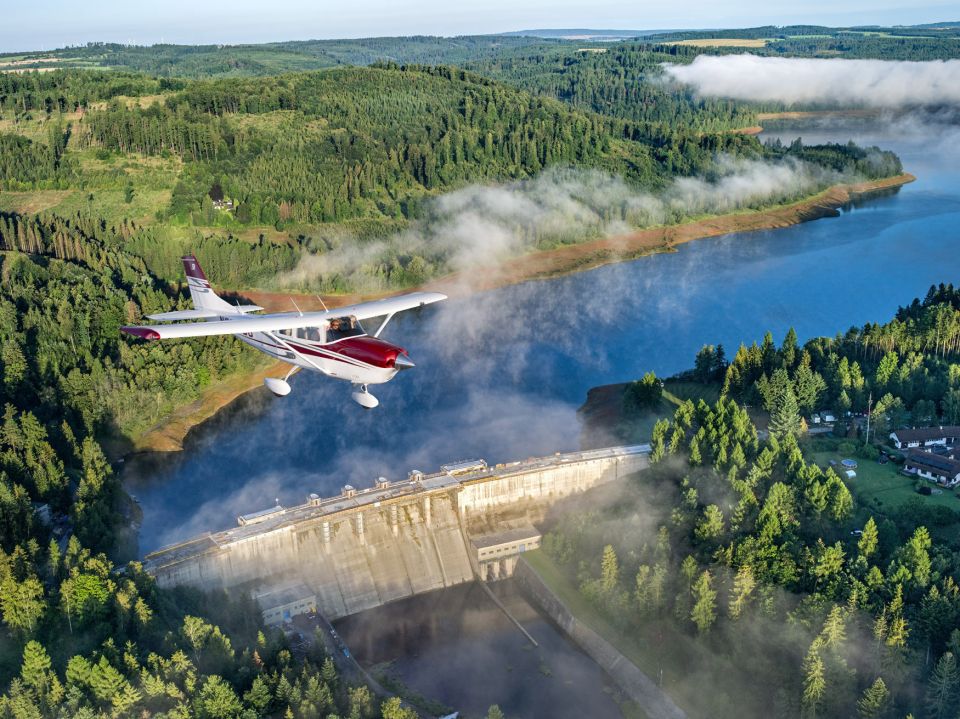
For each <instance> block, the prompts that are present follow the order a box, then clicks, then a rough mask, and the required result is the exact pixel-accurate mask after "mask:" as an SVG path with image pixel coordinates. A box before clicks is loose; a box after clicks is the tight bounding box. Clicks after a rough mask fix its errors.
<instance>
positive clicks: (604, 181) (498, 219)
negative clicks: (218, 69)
mask: <svg viewBox="0 0 960 719" xmlns="http://www.w3.org/2000/svg"><path fill="white" fill-rule="evenodd" d="M840 179H842V178H841V177H840V176H839V175H837V174H836V173H833V172H830V171H828V170H825V169H824V168H821V167H818V166H815V165H811V164H809V163H804V162H797V161H793V160H784V161H780V162H767V161H762V160H744V159H734V158H730V157H723V156H721V157H718V158H717V161H716V163H715V166H714V168H713V170H712V172H711V173H710V175H709V176H708V177H681V178H677V179H675V180H673V181H672V182H671V183H670V184H669V185H668V186H666V187H665V188H663V189H662V190H661V191H659V192H656V193H647V192H641V191H639V190H636V189H635V188H632V187H630V186H629V185H628V184H627V183H626V182H625V181H624V180H623V179H621V178H618V177H614V176H611V175H609V174H605V173H602V172H599V171H591V170H574V169H563V170H553V171H548V172H545V173H543V174H541V175H539V176H538V177H536V178H535V179H532V180H527V181H523V182H516V183H513V184H510V185H498V186H482V185H472V186H469V187H465V188H463V189H460V190H456V191H454V192H451V193H448V194H445V195H441V196H439V197H437V198H435V199H434V200H433V201H432V202H431V203H430V206H429V208H428V210H427V213H426V216H425V217H424V218H423V219H422V220H419V221H417V222H416V223H414V224H413V225H412V226H411V228H410V229H408V230H405V231H403V232H401V233H399V234H397V235H395V236H393V237H388V238H385V239H382V240H372V241H359V240H358V239H357V238H352V237H349V236H346V235H338V236H336V237H328V238H325V243H324V244H325V245H326V247H327V248H328V249H326V250H325V251H323V252H320V253H317V254H307V255H305V256H304V257H303V258H302V260H301V262H300V263H299V265H298V266H297V267H296V268H295V269H294V270H293V271H291V272H288V273H284V274H282V275H280V276H279V277H278V278H277V279H276V280H275V281H274V285H275V286H276V287H277V288H279V289H294V290H308V289H322V288H324V284H323V283H324V282H329V281H330V278H342V279H343V280H345V281H346V282H347V283H348V285H349V286H350V287H351V288H353V289H357V290H365V291H372V290H378V289H383V288H384V284H383V281H384V278H383V274H382V270H381V268H383V267H386V266H389V265H390V263H391V258H394V257H403V256H405V257H410V256H414V255H416V256H419V257H422V258H424V259H425V260H426V262H427V263H428V264H429V265H430V266H432V267H434V268H439V270H440V271H439V274H445V273H446V272H449V271H459V272H461V273H464V274H465V275H467V277H466V279H469V274H470V273H474V272H476V271H477V270H478V269H479V268H485V269H486V270H488V271H489V270H493V271H495V269H496V267H497V266H498V265H500V264H501V263H502V262H503V261H504V260H506V259H508V258H510V257H513V256H516V255H519V254H522V253H524V252H528V251H530V250H532V249H535V248H543V247H550V246H555V245H559V244H567V243H571V242H578V241H583V240H586V239H589V238H594V237H608V236H614V235H620V234H624V233H626V232H629V231H630V230H631V229H634V228H642V227H650V226H655V225H663V224H674V223H676V222H679V221H681V220H683V219H685V218H689V217H693V216H698V215H703V214H721V213H727V212H735V211H737V210H741V209H745V208H751V207H758V206H761V205H767V204H775V203H778V202H783V201H787V200H790V199H795V198H797V197H801V196H803V195H808V194H810V193H811V192H813V191H816V190H817V189H820V188H822V187H825V186H826V185H829V184H832V183H834V182H836V181H838V180H840Z"/></svg>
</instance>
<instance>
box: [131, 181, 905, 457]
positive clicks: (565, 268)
mask: <svg viewBox="0 0 960 719" xmlns="http://www.w3.org/2000/svg"><path fill="white" fill-rule="evenodd" d="M914 180H916V177H914V176H913V175H911V174H909V173H906V172H905V173H902V174H900V175H896V176H894V177H888V178H884V179H881V180H871V181H867V182H859V183H854V184H843V185H834V186H832V187H828V188H827V189H825V190H823V191H821V192H819V193H817V194H816V195H813V196H812V197H808V198H806V199H803V200H798V201H797V202H794V203H791V204H787V205H781V206H778V207H773V208H770V209H767V210H747V211H742V212H737V213H731V214H726V215H713V216H710V217H705V218H700V219H695V220H690V221H688V222H685V223H681V224H679V225H667V226H661V227H652V228H646V229H642V230H635V231H633V232H629V233H626V234H623V235H617V236H615V237H605V238H601V239H598V240H591V241H587V242H583V243H578V244H573V245H566V246H563V247H558V248H555V249H551V250H541V251H537V252H531V253H528V254H526V255H522V256H520V257H516V258H513V259H511V260H509V261H508V262H507V263H505V264H504V265H503V266H501V267H500V268H499V270H498V271H497V272H495V273H483V277H482V278H481V280H480V281H477V278H478V276H479V275H480V273H476V272H474V273H469V274H468V273H462V272H461V273H453V274H450V275H446V276H444V277H441V278H438V279H436V280H432V281H430V282H427V283H426V284H424V285H422V286H421V287H416V288H413V287H411V288H407V289H404V290H396V291H388V292H381V293H378V294H373V295H359V294H351V295H338V296H333V297H326V298H324V301H325V302H326V305H327V307H338V306H343V305H346V304H351V303H354V302H359V301H363V300H370V299H376V298H379V297H385V296H389V295H394V294H400V293H401V292H409V291H412V290H415V289H423V290H434V291H441V292H445V293H447V294H448V295H450V296H451V297H464V296H467V295H469V294H472V293H475V292H484V291H489V290H494V289H498V288H500V287H506V286H509V285H515V284H520V283H522V282H528V281H531V280H546V279H550V278H554V277H561V276H564V275H570V274H573V273H576V272H583V271H586V270H592V269H595V268H597V267H601V266H603V265H608V264H613V263H617V262H626V261H630V260H635V259H638V258H640V257H644V256H648V255H653V254H657V253H660V252H676V251H677V250H676V248H677V247H678V246H679V245H683V244H686V243H688V242H693V241H694V240H700V239H707V238H710V237H718V236H722V235H729V234H735V233H740V232H756V231H760V230H772V229H780V228H784V227H791V226H793V225H798V224H800V223H802V222H809V221H812V220H817V219H821V218H823V217H835V216H837V215H838V214H839V210H840V208H842V207H845V206H847V205H848V204H850V203H851V202H854V201H857V200H859V199H863V198H867V197H869V196H871V195H875V194H882V193H884V192H886V191H889V190H896V189H899V188H900V187H902V186H903V185H906V184H909V183H911V182H913V181H914ZM220 289H223V288H220ZM238 292H239V294H242V295H243V296H245V297H248V298H249V299H250V300H252V301H254V302H255V303H256V304H258V305H261V306H263V307H264V308H265V309H267V310H269V311H284V310H288V309H291V306H290V304H291V303H290V298H291V297H294V298H295V299H296V301H297V304H298V305H299V306H300V307H301V308H302V309H304V310H319V309H322V306H321V301H320V300H319V299H318V298H317V297H316V296H314V295H298V294H296V293H288V292H284V293H281V292H268V291H260V290H247V291H242V290H241V291H238ZM286 367H287V365H286V364H284V363H283V362H270V363H269V364H267V365H265V366H264V367H262V368H261V369H259V370H257V371H255V372H254V373H252V374H245V375H238V376H234V377H231V378H230V379H227V380H225V381H224V382H220V383H218V384H217V385H215V386H213V387H209V388H207V389H206V390H204V391H203V392H202V393H201V395H200V398H199V399H197V400H196V401H194V402H192V403H190V404H188V405H184V406H183V407H181V408H179V409H177V410H175V411H174V412H173V413H172V414H171V415H170V417H168V418H167V419H165V420H164V421H162V422H160V423H159V424H157V425H156V426H154V427H153V428H151V429H150V430H148V431H146V432H144V433H143V434H142V435H140V436H139V437H137V438H135V439H134V440H133V441H132V443H131V444H132V448H131V449H130V451H129V452H128V453H127V454H128V455H133V454H140V453H147V452H175V451H179V450H182V449H183V445H184V442H185V440H186V439H187V436H188V435H189V433H190V431H191V430H192V429H193V428H194V427H196V426H198V425H200V424H201V423H203V422H204V421H205V420H207V419H209V418H210V417H212V416H213V415H215V414H216V413H217V412H219V411H220V410H221V409H223V408H224V407H226V406H227V405H229V404H230V403H231V402H233V401H234V400H235V399H237V398H238V397H240V396H241V395H244V394H246V393H247V392H249V391H251V390H254V389H256V388H257V387H261V386H262V385H263V379H264V377H267V376H271V375H275V374H278V373H280V374H282V373H284V372H286Z"/></svg>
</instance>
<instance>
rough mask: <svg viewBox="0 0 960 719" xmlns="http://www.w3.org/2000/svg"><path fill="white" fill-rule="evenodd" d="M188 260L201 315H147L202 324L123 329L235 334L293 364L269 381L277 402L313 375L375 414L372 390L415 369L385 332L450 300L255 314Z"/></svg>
mask: <svg viewBox="0 0 960 719" xmlns="http://www.w3.org/2000/svg"><path fill="white" fill-rule="evenodd" d="M181 259H182V261H183V268H184V270H185V271H186V274H187V285H188V286H189V287H190V297H191V298H192V299H193V307H194V309H192V310H178V311H176V312H161V313H159V314H153V315H147V317H148V318H149V319H152V320H157V321H160V322H176V321H178V320H201V321H199V322H180V323H179V324H159V325H138V326H126V327H121V328H120V331H121V332H125V333H126V334H129V335H133V336H134V337H139V338H141V339H145V340H161V339H177V338H181V337H210V336H212V335H233V336H234V337H236V338H237V339H239V340H241V341H242V342H245V343H247V344H248V345H250V346H251V347H254V348H255V349H258V350H260V351H261V352H264V353H266V354H268V355H270V356H271V357H275V358H276V359H278V360H281V361H282V362H286V363H287V364H289V365H292V366H291V368H290V371H289V372H287V374H286V376H285V377H284V378H283V379H279V378H277V377H267V378H266V379H264V381H263V383H264V384H265V385H266V386H267V389H269V390H270V391H271V392H273V394H275V395H276V396H278V397H284V396H286V395H288V394H290V391H291V389H290V384H289V382H288V380H289V379H290V377H291V376H292V375H293V374H295V373H296V372H299V371H300V370H301V369H308V370H312V371H314V372H319V373H320V374H322V375H326V376H327V377H333V378H335V379H340V380H346V381H347V382H350V383H351V384H352V385H353V392H352V393H351V395H350V396H351V397H352V399H353V401H354V402H356V403H357V404H359V405H360V406H361V407H364V408H366V409H373V408H374V407H376V406H377V405H379V404H380V401H379V400H378V399H377V398H376V397H374V396H373V395H372V394H370V391H369V390H368V389H367V386H368V385H371V384H383V383H384V382H389V381H390V380H391V379H393V378H394V376H395V375H396V374H397V373H398V372H401V371H403V370H407V369H411V368H412V367H414V366H415V365H414V364H413V362H411V361H410V358H409V356H408V354H407V351H406V350H405V349H404V348H403V347H399V346H397V345H394V344H391V343H389V342H386V341H384V340H382V339H380V333H381V332H383V329H384V328H385V327H386V326H387V323H388V322H389V321H390V320H391V319H392V318H393V316H394V315H395V314H396V313H397V312H403V311H404V310H410V309H414V308H417V307H423V306H424V305H428V304H432V303H433V302H440V301H441V300H445V299H447V296H446V295H444V294H440V293H439V292H413V293H411V294H407V295H399V296H397V297H388V298H386V299H382V300H374V301H372V302H362V303H360V304H357V305H350V306H348V307H340V308H337V309H334V310H327V309H325V310H324V311H323V312H301V311H300V310H299V308H298V309H297V311H296V312H281V313H278V314H263V315H253V314H251V313H253V312H258V311H260V310H262V309H263V308H262V307H258V306H257V305H231V304H230V303H229V302H227V301H225V300H224V299H223V298H221V297H218V296H217V294H216V293H215V292H214V291H213V289H212V288H211V286H210V282H209V281H208V280H207V276H206V275H205V274H204V273H203V269H202V268H201V267H200V263H199V262H197V258H196V257H194V256H193V255H187V256H186V257H182V258H181ZM321 302H322V300H321ZM294 307H296V303H294ZM373 317H383V321H381V322H380V325H379V326H378V327H377V329H376V331H374V333H373V334H368V333H367V332H366V330H364V329H363V326H362V325H361V324H360V321H361V320H367V319H370V318H373Z"/></svg>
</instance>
